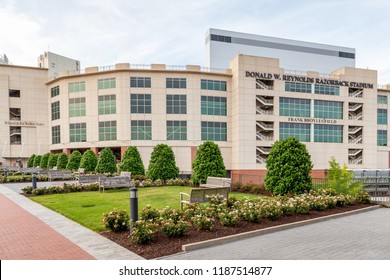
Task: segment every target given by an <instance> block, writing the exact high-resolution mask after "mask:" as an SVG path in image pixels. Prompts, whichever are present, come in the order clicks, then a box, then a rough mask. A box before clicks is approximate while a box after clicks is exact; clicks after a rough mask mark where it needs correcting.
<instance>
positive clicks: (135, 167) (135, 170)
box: [119, 146, 145, 176]
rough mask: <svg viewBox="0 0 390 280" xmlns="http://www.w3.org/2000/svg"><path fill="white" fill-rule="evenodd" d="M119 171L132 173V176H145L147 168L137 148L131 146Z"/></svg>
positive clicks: (123, 158) (122, 160) (124, 155)
mask: <svg viewBox="0 0 390 280" xmlns="http://www.w3.org/2000/svg"><path fill="white" fill-rule="evenodd" d="M119 171H127V172H131V176H135V175H145V167H144V164H143V163H142V159H141V155H140V153H139V151H138V149H137V147H135V146H130V147H128V148H127V149H126V151H125V153H124V154H123V157H122V159H121V162H120V164H119Z"/></svg>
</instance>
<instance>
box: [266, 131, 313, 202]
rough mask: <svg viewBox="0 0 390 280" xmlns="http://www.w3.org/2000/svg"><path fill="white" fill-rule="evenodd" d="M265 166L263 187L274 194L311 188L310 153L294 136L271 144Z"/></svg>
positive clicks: (299, 192)
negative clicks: (265, 172)
mask: <svg viewBox="0 0 390 280" xmlns="http://www.w3.org/2000/svg"><path fill="white" fill-rule="evenodd" d="M266 167H267V174H266V176H265V180H264V184H265V188H266V189H267V190H269V191H271V192H273V193H274V194H277V195H284V194H288V193H292V194H301V193H304V192H307V191H309V190H310V189H311V188H312V182H311V177H310V171H311V169H312V168H313V164H312V162H311V159H310V154H309V152H308V151H307V149H306V146H305V145H304V144H302V143H300V142H299V141H298V140H297V139H296V138H294V137H289V138H286V139H284V140H279V141H276V142H275V143H274V144H273V145H272V148H271V151H270V153H269V155H268V157H267V160H266Z"/></svg>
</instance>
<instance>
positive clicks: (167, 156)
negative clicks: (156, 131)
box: [146, 144, 179, 180]
mask: <svg viewBox="0 0 390 280" xmlns="http://www.w3.org/2000/svg"><path fill="white" fill-rule="evenodd" d="M146 175H147V176H148V178H150V179H152V180H155V179H162V180H168V179H175V178H177V177H178V176H179V168H178V167H177V166H176V161H175V155H174V153H173V151H172V148H171V147H170V146H168V145H165V144H159V145H157V146H155V147H154V149H153V152H152V155H151V157H150V162H149V167H148V171H147V174H146Z"/></svg>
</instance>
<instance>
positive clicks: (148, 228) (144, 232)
mask: <svg viewBox="0 0 390 280" xmlns="http://www.w3.org/2000/svg"><path fill="white" fill-rule="evenodd" d="M155 233H156V225H155V224H154V223H152V222H149V221H144V220H139V221H136V222H135V223H134V224H133V230H132V232H131V240H132V241H133V242H134V243H136V244H147V243H150V242H152V240H153V237H154V235H155Z"/></svg>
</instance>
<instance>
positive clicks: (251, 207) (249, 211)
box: [236, 198, 260, 223]
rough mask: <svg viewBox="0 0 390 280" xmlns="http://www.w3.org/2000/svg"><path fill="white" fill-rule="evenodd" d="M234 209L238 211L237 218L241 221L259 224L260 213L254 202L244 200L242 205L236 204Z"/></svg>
mask: <svg viewBox="0 0 390 280" xmlns="http://www.w3.org/2000/svg"><path fill="white" fill-rule="evenodd" d="M236 207H237V209H240V210H239V211H240V212H239V216H240V218H241V219H242V220H244V221H248V222H252V223H257V222H259V218H260V213H259V211H258V209H257V205H256V203H255V202H254V201H250V200H249V199H248V198H246V199H244V201H242V203H236Z"/></svg>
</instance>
